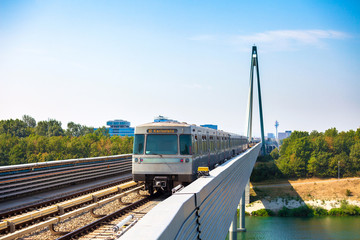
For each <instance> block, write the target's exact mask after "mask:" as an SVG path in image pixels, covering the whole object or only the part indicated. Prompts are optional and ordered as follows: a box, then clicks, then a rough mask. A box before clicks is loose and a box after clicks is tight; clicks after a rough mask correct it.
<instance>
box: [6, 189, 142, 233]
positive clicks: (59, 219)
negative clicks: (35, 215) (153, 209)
mask: <svg viewBox="0 0 360 240" xmlns="http://www.w3.org/2000/svg"><path fill="white" fill-rule="evenodd" d="M142 188H143V186H138V187H135V188H133V189H131V190H128V191H126V192H121V193H119V194H117V195H115V196H111V197H109V198H106V199H103V200H101V201H99V202H95V203H92V204H90V205H88V206H85V207H81V208H79V209H76V210H74V211H72V212H68V213H65V214H63V215H60V216H56V217H53V218H51V219H47V220H45V221H44V222H40V223H38V224H35V225H33V226H30V227H27V228H24V229H20V230H18V231H15V232H13V233H10V234H7V235H4V236H2V237H0V240H10V239H16V238H19V237H22V236H24V235H26V234H29V233H31V232H33V231H35V230H39V229H43V228H45V227H49V229H50V230H54V228H53V227H54V224H57V223H60V222H62V221H64V220H66V219H68V218H71V217H73V216H76V215H79V214H81V213H83V212H86V211H92V210H93V209H95V208H98V207H101V206H103V205H104V204H106V203H109V202H111V201H114V200H117V199H121V198H122V197H124V196H127V195H128V194H129V193H131V192H134V191H139V190H140V189H142ZM139 202H140V201H137V202H136V203H138V204H139ZM136 203H135V204H136ZM135 204H131V205H129V206H127V207H126V209H131V208H129V207H131V206H133V207H134V206H135ZM121 210H123V209H121ZM119 211H120V210H119ZM119 211H117V212H119ZM123 211H124V210H123ZM111 215H112V214H111ZM53 233H54V234H62V233H63V232H53Z"/></svg>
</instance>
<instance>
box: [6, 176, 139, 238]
mask: <svg viewBox="0 0 360 240" xmlns="http://www.w3.org/2000/svg"><path fill="white" fill-rule="evenodd" d="M142 188H143V186H138V184H137V183H135V182H132V181H131V182H128V183H124V184H121V185H118V186H116V187H111V188H108V189H105V190H102V191H98V192H95V193H93V194H88V195H86V196H84V197H78V198H75V199H73V200H71V201H68V202H65V203H58V204H55V205H52V206H50V207H46V208H43V209H40V210H38V211H36V212H30V213H27V214H24V215H21V216H18V217H13V218H9V219H4V221H2V222H0V223H1V224H0V228H1V232H11V233H14V232H15V231H16V230H18V229H20V231H22V230H21V229H22V227H23V226H27V225H28V224H32V223H34V222H38V221H42V220H44V219H47V218H48V217H49V216H53V217H54V216H58V217H57V220H59V219H64V218H67V217H69V215H71V216H72V215H74V213H77V212H83V211H86V210H91V209H93V208H95V207H99V206H101V205H104V204H105V203H107V202H110V201H112V200H114V199H117V198H121V197H123V196H126V195H127V194H129V193H131V192H133V191H138V190H140V189H142ZM126 190H127V191H126ZM124 191H126V192H124ZM114 194H115V196H114ZM116 194H117V195H116ZM84 204H88V205H86V206H85V207H84ZM79 208H80V209H79ZM74 209H77V210H75V211H74ZM71 211H73V212H71ZM4 224H5V226H3V225H4ZM14 234H15V233H14ZM10 235H11V234H10ZM0 239H2V238H0Z"/></svg>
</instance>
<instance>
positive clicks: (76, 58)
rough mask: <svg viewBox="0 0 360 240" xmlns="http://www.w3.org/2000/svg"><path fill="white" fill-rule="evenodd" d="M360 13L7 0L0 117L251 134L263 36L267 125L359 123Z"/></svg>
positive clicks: (351, 9) (349, 9)
mask: <svg viewBox="0 0 360 240" xmlns="http://www.w3.org/2000/svg"><path fill="white" fill-rule="evenodd" d="M359 19H360V3H359V2H358V1H305V0H303V1H271V2H270V1H253V2H250V1H246V2H241V1H227V2H224V1H4V0H2V1H0V86H1V88H0V91H1V94H0V119H10V118H13V119H15V118H21V117H22V115H24V114H27V115H30V116H33V117H34V118H35V119H36V120H37V121H40V120H47V119H48V118H55V119H57V120H60V121H61V122H62V123H63V127H66V124H67V123H68V122H69V121H74V122H76V123H80V124H84V125H88V126H94V127H99V126H103V125H105V123H106V121H107V120H111V119H125V120H128V121H130V122H131V123H132V125H133V126H136V125H138V124H142V123H145V122H150V121H152V120H153V118H154V117H155V116H157V115H165V116H167V117H169V118H172V119H177V120H179V121H185V122H188V123H195V124H204V123H212V124H218V125H219V127H220V128H221V129H223V130H226V131H231V132H236V133H244V132H245V125H246V124H245V120H246V105H247V98H248V96H247V95H248V86H249V74H250V57H251V47H252V45H253V44H256V46H257V47H258V56H259V66H260V80H261V88H262V95H263V96H262V97H263V110H264V122H265V133H267V132H275V128H274V123H275V120H278V121H279V123H280V126H279V130H280V131H285V130H304V131H312V130H318V131H324V130H326V129H328V128H331V127H336V128H337V129H339V130H341V131H343V130H349V129H357V128H358V127H360V121H359V120H360V94H359V92H360V79H359V76H360V58H359V53H360V20H359ZM256 104H257V102H255V105H256ZM254 113H255V116H254V120H255V122H254V133H255V135H259V132H260V130H259V126H258V125H259V124H258V109H257V108H256V109H255V111H254Z"/></svg>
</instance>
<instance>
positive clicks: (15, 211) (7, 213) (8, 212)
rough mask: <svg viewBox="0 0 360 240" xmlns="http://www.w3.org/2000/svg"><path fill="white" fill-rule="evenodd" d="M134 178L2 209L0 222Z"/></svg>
mask: <svg viewBox="0 0 360 240" xmlns="http://www.w3.org/2000/svg"><path fill="white" fill-rule="evenodd" d="M131 179H132V177H131V175H130V174H128V175H124V176H123V177H121V178H119V179H118V180H113V181H111V182H109V183H105V184H99V185H97V186H95V187H87V188H84V189H81V190H79V191H72V192H70V193H64V194H61V196H57V197H53V198H49V199H47V200H44V201H40V202H37V203H32V204H25V205H21V206H17V207H15V208H10V209H1V210H0V221H1V220H3V219H6V218H10V217H13V216H16V215H19V214H23V213H27V212H30V211H33V210H36V209H40V208H43V207H48V206H51V205H54V204H56V203H60V202H63V201H67V200H70V199H73V198H76V197H80V196H83V195H86V194H90V193H93V192H96V191H99V190H103V189H106V188H109V187H113V186H116V185H119V184H121V183H125V182H129V181H131Z"/></svg>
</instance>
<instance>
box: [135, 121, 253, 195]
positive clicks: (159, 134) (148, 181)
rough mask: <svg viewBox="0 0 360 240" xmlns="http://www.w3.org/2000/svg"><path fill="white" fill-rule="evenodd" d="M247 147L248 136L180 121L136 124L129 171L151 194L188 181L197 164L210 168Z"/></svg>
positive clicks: (194, 176)
mask: <svg viewBox="0 0 360 240" xmlns="http://www.w3.org/2000/svg"><path fill="white" fill-rule="evenodd" d="M247 147H248V141H247V138H246V137H244V136H240V135H237V134H232V133H227V132H224V131H219V130H215V129H211V128H207V127H198V126H196V125H190V124H187V123H179V122H154V123H148V124H143V125H140V126H137V127H136V128H135V138H134V152H133V158H132V174H133V179H134V181H143V182H145V186H146V189H147V190H149V192H150V193H151V194H152V193H153V192H154V190H155V189H157V190H158V188H161V189H162V190H164V191H171V189H172V188H173V187H175V186H177V185H178V184H182V185H187V184H189V183H191V182H192V181H194V180H195V179H196V178H197V175H198V172H197V170H198V167H208V168H209V169H213V168H214V167H215V165H216V164H220V163H223V162H224V161H225V160H226V159H230V158H231V157H232V156H235V155H237V154H239V153H241V152H243V151H245V150H246V149H247Z"/></svg>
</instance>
